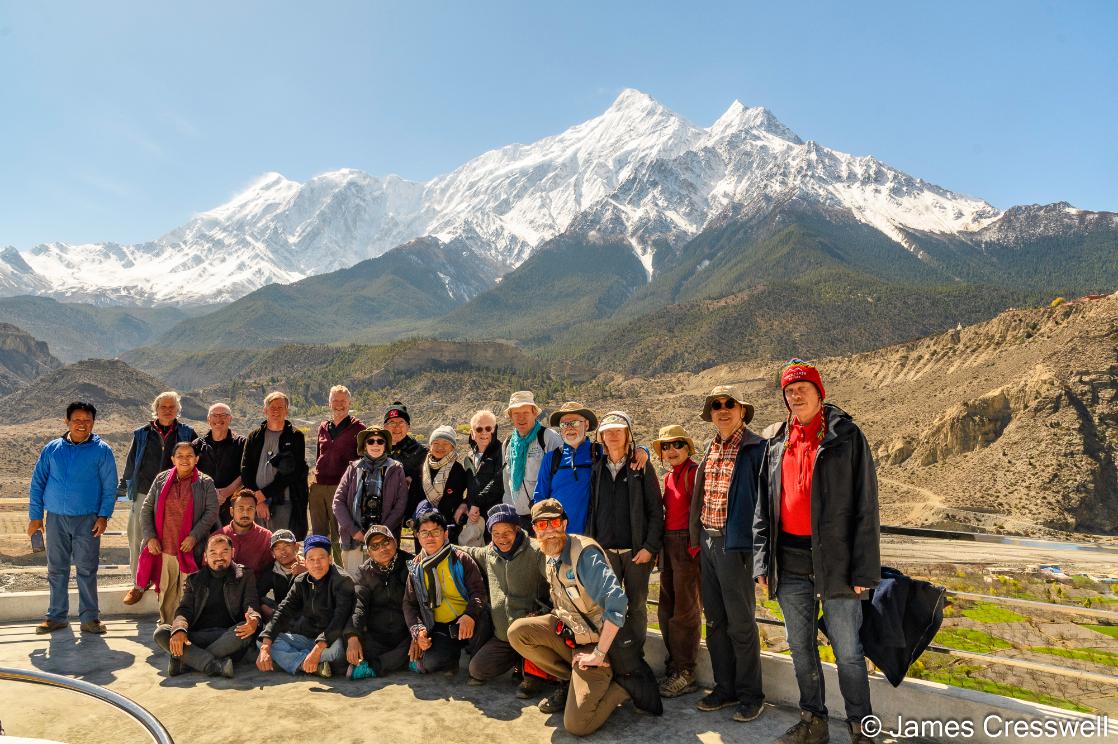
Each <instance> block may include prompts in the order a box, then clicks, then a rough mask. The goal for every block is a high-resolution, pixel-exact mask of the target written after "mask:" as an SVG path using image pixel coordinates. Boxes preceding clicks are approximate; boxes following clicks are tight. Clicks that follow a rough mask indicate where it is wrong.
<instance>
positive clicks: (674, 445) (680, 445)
mask: <svg viewBox="0 0 1118 744" xmlns="http://www.w3.org/2000/svg"><path fill="white" fill-rule="evenodd" d="M660 448H661V449H687V442H683V441H675V442H664V443H662V444H661V445H660Z"/></svg>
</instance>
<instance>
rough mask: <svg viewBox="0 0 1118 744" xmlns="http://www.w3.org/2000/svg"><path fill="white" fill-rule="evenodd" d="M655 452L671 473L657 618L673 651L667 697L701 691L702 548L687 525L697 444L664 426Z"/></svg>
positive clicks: (655, 442) (684, 431)
mask: <svg viewBox="0 0 1118 744" xmlns="http://www.w3.org/2000/svg"><path fill="white" fill-rule="evenodd" d="M652 451H653V452H655V453H656V455H657V456H658V457H659V458H660V461H661V462H663V463H666V464H667V465H668V467H670V468H671V470H669V471H668V472H667V473H665V474H664V548H663V550H662V551H661V552H660V603H659V605H658V606H657V608H656V610H657V619H658V620H659V621H660V633H661V635H663V637H664V646H665V648H666V649H667V651H668V659H667V663H666V665H665V671H666V678H665V679H664V681H663V683H662V684H661V685H660V695H661V696H663V697H668V698H672V697H678V696H680V695H684V694H686V693H688V692H693V691H694V690H696V689H698V687H697V685H696V683H695V662H696V659H697V658H698V656H699V638H700V637H701V635H702V629H701V625H702V612H703V596H702V590H701V574H700V572H699V546H698V545H695V546H692V545H691V544H690V543H691V538H690V535H689V533H688V529H687V523H688V518H689V512H690V508H691V494H692V493H694V491H695V473H696V471H697V470H698V469H699V468H698V465H697V464H696V463H695V460H694V459H692V455H694V454H695V440H693V439H692V438H691V435H690V433H688V431H687V429H685V428H683V427H682V426H680V425H679V424H671V425H669V426H664V427H661V429H660V434H659V436H657V437H656V439H654V440H652Z"/></svg>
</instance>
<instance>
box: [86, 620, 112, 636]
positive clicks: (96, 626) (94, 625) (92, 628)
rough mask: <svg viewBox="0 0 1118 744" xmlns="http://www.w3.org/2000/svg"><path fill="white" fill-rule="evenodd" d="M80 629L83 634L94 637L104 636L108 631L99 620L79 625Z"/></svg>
mask: <svg viewBox="0 0 1118 744" xmlns="http://www.w3.org/2000/svg"><path fill="white" fill-rule="evenodd" d="M81 629H82V632H83V633H93V634H94V635H105V633H107V632H108V631H109V629H108V628H106V627H105V624H104V623H103V622H101V621H100V620H87V621H86V622H84V623H82V624H81Z"/></svg>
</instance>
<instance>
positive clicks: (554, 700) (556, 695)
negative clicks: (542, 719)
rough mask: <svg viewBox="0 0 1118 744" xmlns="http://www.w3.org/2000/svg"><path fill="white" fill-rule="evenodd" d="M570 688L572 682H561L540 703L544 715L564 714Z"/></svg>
mask: <svg viewBox="0 0 1118 744" xmlns="http://www.w3.org/2000/svg"><path fill="white" fill-rule="evenodd" d="M570 686H571V683H570V682H560V683H559V684H558V685H556V686H555V690H554V691H553V692H552V693H551V694H550V695H548V696H547V697H545V698H544V699H543V700H541V701H540V710H541V711H543V712H544V713H562V712H563V709H564V708H566V707H567V691H568V690H569V689H570Z"/></svg>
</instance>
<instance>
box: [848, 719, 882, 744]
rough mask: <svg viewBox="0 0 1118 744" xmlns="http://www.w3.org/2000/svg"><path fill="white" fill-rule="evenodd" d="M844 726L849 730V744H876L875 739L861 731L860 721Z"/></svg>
mask: <svg viewBox="0 0 1118 744" xmlns="http://www.w3.org/2000/svg"><path fill="white" fill-rule="evenodd" d="M846 725H847V726H848V727H849V728H850V744H877V737H876V736H870V735H869V734H867V733H866V732H865V731H863V730H862V723H861V722H860V721H851V722H848V723H847V724H846Z"/></svg>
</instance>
